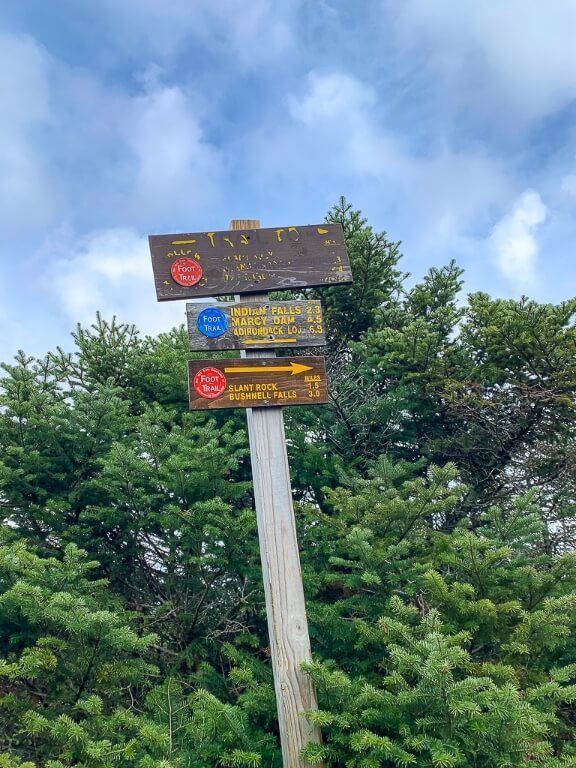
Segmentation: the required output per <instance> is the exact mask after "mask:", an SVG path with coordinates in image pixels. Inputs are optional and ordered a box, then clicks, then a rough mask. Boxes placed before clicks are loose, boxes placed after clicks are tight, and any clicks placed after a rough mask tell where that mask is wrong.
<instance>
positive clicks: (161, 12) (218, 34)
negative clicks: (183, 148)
mask: <svg viewBox="0 0 576 768" xmlns="http://www.w3.org/2000/svg"><path fill="white" fill-rule="evenodd" d="M299 4H300V2H299V0H284V2H283V3H281V4H279V3H275V2H274V1H273V0H218V1H217V2H215V0H194V2H190V0H164V2H161V3H160V2H158V0H122V2H118V0H95V5H97V6H98V7H99V9H100V10H101V11H104V12H105V13H106V15H107V16H108V19H109V22H110V25H111V29H110V34H111V37H115V38H116V41H117V44H118V45H123V46H125V45H126V44H127V43H128V44H129V45H131V46H136V47H138V49H139V50H140V51H142V50H146V51H148V52H152V53H153V55H154V56H155V57H157V58H159V59H164V58H168V57H170V56H171V55H172V54H174V53H176V52H178V51H183V50H184V45H186V47H187V48H189V49H190V50H191V51H192V52H193V51H194V42H195V41H198V40H200V41H201V42H202V46H203V47H204V46H206V45H208V46H210V47H211V48H212V50H213V51H217V52H218V53H219V55H220V56H222V57H224V58H225V59H226V58H229V59H230V60H231V61H232V62H233V63H234V65H235V66H238V64H241V65H242V66H244V67H247V68H253V67H256V66H259V65H260V64H262V63H263V62H270V61H271V60H273V59H279V58H281V57H282V56H283V55H284V54H285V53H286V51H287V49H289V48H290V47H291V46H292V45H293V44H294V41H295V35H294V16H295V13H296V10H297V8H298V6H299Z"/></svg>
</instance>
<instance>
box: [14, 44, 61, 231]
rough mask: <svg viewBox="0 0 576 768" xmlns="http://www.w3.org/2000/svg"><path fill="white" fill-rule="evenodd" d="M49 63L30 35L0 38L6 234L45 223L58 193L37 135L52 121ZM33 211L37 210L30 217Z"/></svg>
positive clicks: (54, 206)
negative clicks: (39, 146)
mask: <svg viewBox="0 0 576 768" xmlns="http://www.w3.org/2000/svg"><path fill="white" fill-rule="evenodd" d="M49 67H50V60H49V57H48V55H47V54H46V52H45V51H44V50H43V49H42V48H41V47H40V46H39V45H38V44H37V43H36V42H35V41H34V40H33V39H32V38H30V37H27V36H15V35H9V34H0V94H1V96H2V120H1V121H0V220H1V221H2V230H3V236H4V237H6V235H7V234H8V233H9V232H13V231H14V232H15V231H17V230H18V228H21V227H22V226H23V225H24V224H26V226H27V227H32V228H36V227H38V226H41V225H43V224H46V222H47V221H49V220H50V219H51V218H52V216H53V215H54V212H55V209H56V207H57V198H58V192H57V190H56V189H55V188H54V185H53V184H52V183H51V180H50V178H49V173H48V170H47V163H46V158H45V156H44V155H43V153H42V152H41V151H40V150H39V148H38V146H37V141H36V133H37V132H38V131H40V130H42V128H43V127H44V126H45V125H46V124H47V123H49V121H50V120H51V113H50V102H49V98H50V85H49V74H48V73H49ZM31 211H33V212H34V215H33V217H31V215H30V213H31Z"/></svg>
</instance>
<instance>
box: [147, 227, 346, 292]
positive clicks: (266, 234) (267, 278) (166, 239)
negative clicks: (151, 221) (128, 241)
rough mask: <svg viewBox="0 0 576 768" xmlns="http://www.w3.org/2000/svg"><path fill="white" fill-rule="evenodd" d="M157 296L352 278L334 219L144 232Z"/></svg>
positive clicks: (331, 282) (320, 283)
mask: <svg viewBox="0 0 576 768" xmlns="http://www.w3.org/2000/svg"><path fill="white" fill-rule="evenodd" d="M148 240H149V242H150V252H151V254H152V269H153V271H154V282H155V285H156V295H157V297H158V301H170V300H172V299H192V298H200V297H203V296H227V295H230V294H234V293H258V292H260V291H272V290H282V289H290V288H304V287H307V286H314V285H315V286H329V285H340V284H342V283H351V282H352V271H351V269H350V262H349V259H348V253H347V251H346V245H345V243H344V232H343V230H342V226H341V225H340V224H314V225H307V226H302V227H278V228H270V229H245V230H231V231H223V232H193V233H185V234H174V235H150V237H149V238H148Z"/></svg>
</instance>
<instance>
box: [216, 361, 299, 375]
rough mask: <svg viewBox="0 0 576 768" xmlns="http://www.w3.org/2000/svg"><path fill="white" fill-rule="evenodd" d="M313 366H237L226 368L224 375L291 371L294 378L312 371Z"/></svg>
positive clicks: (293, 364)
mask: <svg viewBox="0 0 576 768" xmlns="http://www.w3.org/2000/svg"><path fill="white" fill-rule="evenodd" d="M311 370H312V366H311V365H302V363H290V365H237V366H234V368H224V373H268V372H271V373H272V372H274V373H275V372H278V373H280V372H282V373H285V372H286V371H289V372H290V373H291V374H292V376H294V374H295V373H304V371H311Z"/></svg>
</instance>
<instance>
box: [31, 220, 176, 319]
mask: <svg viewBox="0 0 576 768" xmlns="http://www.w3.org/2000/svg"><path fill="white" fill-rule="evenodd" d="M43 252H44V253H45V254H46V255H47V256H48V258H50V257H51V259H50V260H51V262H52V265H51V268H50V280H49V288H50V290H51V291H52V292H53V294H54V295H55V297H56V299H57V302H58V306H59V307H60V309H61V310H62V311H63V312H64V314H65V315H66V316H67V318H69V320H70V321H71V322H72V323H76V322H81V323H83V324H90V323H91V322H93V320H94V316H95V314H96V312H97V311H100V312H101V313H102V315H103V316H104V317H106V318H111V317H112V315H116V316H117V317H118V318H119V319H120V320H121V321H122V322H128V323H134V324H135V325H136V326H137V327H138V329H139V330H140V331H141V332H143V333H150V334H155V333H159V332H161V331H167V330H169V329H170V328H172V327H173V326H174V325H178V324H180V323H183V322H184V319H185V317H184V313H185V307H184V303H183V302H163V303H158V302H157V301H156V295H155V292H154V280H153V277H152V267H151V261H150V252H149V250H148V242H147V239H146V238H144V237H141V236H140V235H138V234H137V233H136V232H135V231H134V230H131V229H109V230H103V231H99V232H92V233H90V234H89V235H86V236H85V237H82V238H79V239H78V240H75V239H74V237H73V233H72V232H71V231H70V230H67V229H63V230H61V231H60V232H56V233H54V234H53V235H52V237H51V238H50V239H49V240H48V241H47V242H46V244H45V247H44V248H43Z"/></svg>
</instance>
